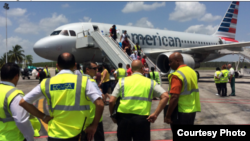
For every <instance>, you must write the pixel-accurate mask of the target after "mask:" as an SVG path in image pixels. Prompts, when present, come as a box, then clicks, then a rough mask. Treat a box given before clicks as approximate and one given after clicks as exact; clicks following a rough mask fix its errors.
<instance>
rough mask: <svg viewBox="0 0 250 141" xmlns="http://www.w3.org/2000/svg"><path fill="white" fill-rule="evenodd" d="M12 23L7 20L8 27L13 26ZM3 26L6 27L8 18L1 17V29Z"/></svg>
mask: <svg viewBox="0 0 250 141" xmlns="http://www.w3.org/2000/svg"><path fill="white" fill-rule="evenodd" d="M11 25H12V22H11V21H10V19H8V18H7V26H11ZM1 26H6V17H2V16H0V27H1Z"/></svg>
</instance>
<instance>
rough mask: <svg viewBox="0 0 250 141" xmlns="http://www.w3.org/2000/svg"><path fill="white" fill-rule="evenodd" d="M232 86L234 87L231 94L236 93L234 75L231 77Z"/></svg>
mask: <svg viewBox="0 0 250 141" xmlns="http://www.w3.org/2000/svg"><path fill="white" fill-rule="evenodd" d="M230 86H231V89H232V93H231V95H235V77H233V78H232V79H231V83H230Z"/></svg>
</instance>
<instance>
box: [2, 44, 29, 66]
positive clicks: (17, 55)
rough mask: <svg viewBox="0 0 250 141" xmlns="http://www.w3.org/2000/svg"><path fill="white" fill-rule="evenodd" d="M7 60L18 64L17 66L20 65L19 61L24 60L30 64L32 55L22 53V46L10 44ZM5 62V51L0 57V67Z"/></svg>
mask: <svg viewBox="0 0 250 141" xmlns="http://www.w3.org/2000/svg"><path fill="white" fill-rule="evenodd" d="M7 60H8V62H13V63H16V64H18V65H19V66H22V65H21V63H22V62H23V61H25V63H26V64H27V65H32V62H33V56H32V55H24V50H23V48H22V46H20V45H15V46H12V50H9V51H8V53H7ZM4 64H6V53H4V54H3V56H1V57H0V68H1V67H2V66H3V65H4Z"/></svg>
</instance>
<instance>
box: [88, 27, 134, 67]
mask: <svg viewBox="0 0 250 141" xmlns="http://www.w3.org/2000/svg"><path fill="white" fill-rule="evenodd" d="M90 36H91V37H92V38H93V39H94V41H95V42H96V43H97V44H98V45H99V47H100V49H101V50H102V51H103V53H105V55H106V56H107V59H108V60H109V62H110V63H112V64H113V66H115V67H116V68H118V63H122V64H123V65H122V66H123V68H124V69H126V65H127V64H131V63H132V61H133V60H132V59H131V58H130V57H129V56H128V55H127V54H126V53H124V52H123V50H122V49H121V48H120V47H119V45H118V44H117V43H116V42H114V41H113V40H112V39H111V38H110V37H109V36H106V35H102V34H100V33H99V32H98V31H94V32H91V33H90Z"/></svg>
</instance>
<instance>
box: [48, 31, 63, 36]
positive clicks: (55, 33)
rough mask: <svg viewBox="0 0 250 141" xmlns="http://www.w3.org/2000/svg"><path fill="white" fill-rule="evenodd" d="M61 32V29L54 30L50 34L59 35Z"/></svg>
mask: <svg viewBox="0 0 250 141" xmlns="http://www.w3.org/2000/svg"><path fill="white" fill-rule="evenodd" d="M60 32H61V30H57V31H53V32H52V33H51V34H50V36H53V35H58V34H59V33H60Z"/></svg>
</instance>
